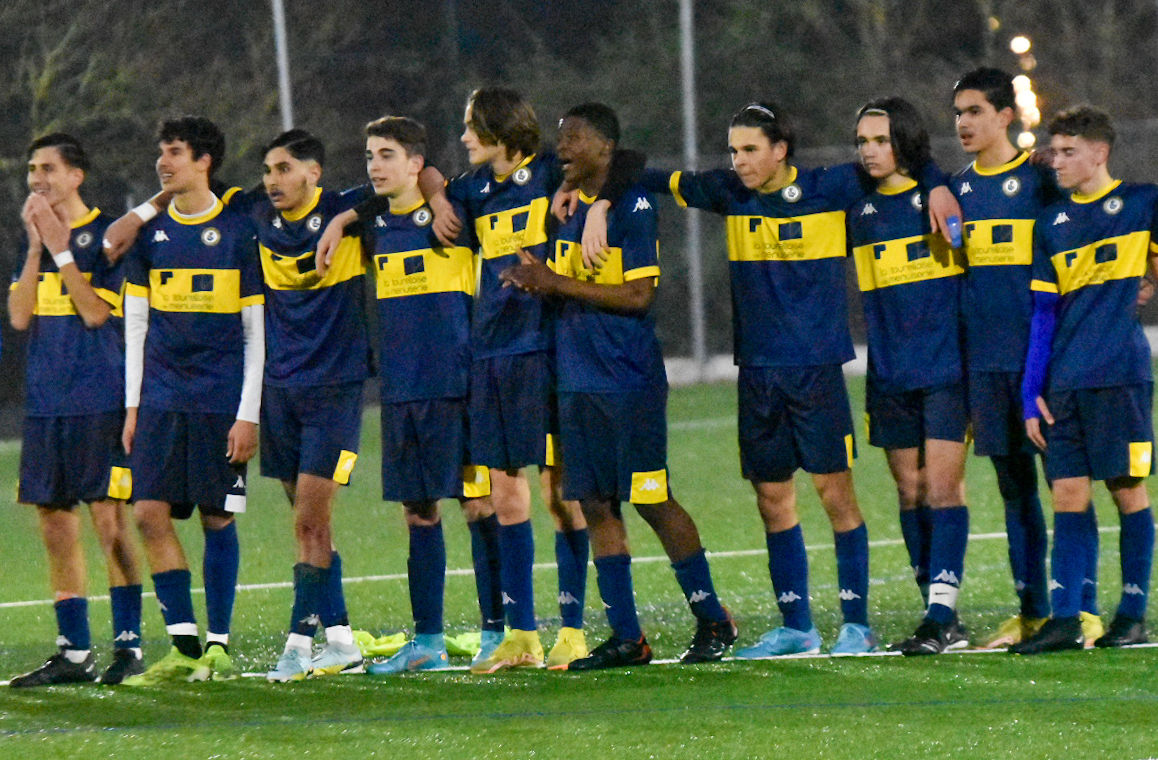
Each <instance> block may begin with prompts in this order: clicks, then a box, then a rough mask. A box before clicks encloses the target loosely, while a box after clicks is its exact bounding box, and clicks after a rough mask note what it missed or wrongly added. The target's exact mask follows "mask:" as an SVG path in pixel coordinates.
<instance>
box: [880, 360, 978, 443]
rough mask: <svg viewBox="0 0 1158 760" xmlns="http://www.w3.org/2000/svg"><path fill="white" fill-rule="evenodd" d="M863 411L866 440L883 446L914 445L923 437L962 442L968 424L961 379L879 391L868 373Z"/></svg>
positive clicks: (922, 441) (963, 387) (922, 440)
mask: <svg viewBox="0 0 1158 760" xmlns="http://www.w3.org/2000/svg"><path fill="white" fill-rule="evenodd" d="M865 413H866V414H867V416H868V434H869V443H871V444H872V445H873V446H880V447H881V448H883V449H915V448H918V447H920V446H921V444H923V443H924V442H925V441H926V440H937V441H957V442H958V443H964V442H965V431H966V429H967V428H968V427H969V413H968V410H967V408H966V405H965V386H964V385H963V384H962V383H952V384H950V385H939V386H936V387H934V388H919V389H917V390H914V391H902V392H900V393H882V392H881V391H880V390H879V389H877V388H876V387H874V384H873V381H872V378H871V377H870V378H869V379H868V382H867V384H866V387H865Z"/></svg>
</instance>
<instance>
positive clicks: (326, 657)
mask: <svg viewBox="0 0 1158 760" xmlns="http://www.w3.org/2000/svg"><path fill="white" fill-rule="evenodd" d="M364 664H365V660H363V659H362V650H361V649H360V648H359V646H358V645H357V644H339V643H336V642H333V641H329V642H326V645H325V646H324V647H322V651H320V652H318V653H317V654H316V655H314V659H313V660H312V661H311V662H310V669H311V670H312V671H313V673H312V675H314V676H333V675H338V674H339V673H340V674H343V675H346V674H350V673H365V672H366V668H365V667H364Z"/></svg>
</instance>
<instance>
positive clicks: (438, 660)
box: [366, 636, 450, 676]
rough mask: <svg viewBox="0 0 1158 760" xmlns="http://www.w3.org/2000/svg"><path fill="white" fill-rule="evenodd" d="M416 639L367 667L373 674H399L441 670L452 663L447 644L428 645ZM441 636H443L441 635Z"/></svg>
mask: <svg viewBox="0 0 1158 760" xmlns="http://www.w3.org/2000/svg"><path fill="white" fill-rule="evenodd" d="M419 638H421V637H417V636H416V637H415V639H414V641H411V642H409V643H408V644H407V645H406V646H404V647H402V648H401V649H399V650H398V653H397V654H395V655H394V656H393V657H391V658H390V659H389V660H387V661H386V662H376V663H374V664H373V665H370V666H369V667H367V668H366V672H367V673H369V674H370V675H372V676H388V675H397V674H399V673H417V672H418V671H421V670H441V669H442V668H445V667H447V666H448V665H449V664H450V658H449V657H447V654H446V645H445V644H443V645H441V646H426V645H425V644H421V643H419V641H418V639H419ZM439 638H441V636H440V637H439Z"/></svg>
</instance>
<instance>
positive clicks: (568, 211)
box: [551, 188, 579, 222]
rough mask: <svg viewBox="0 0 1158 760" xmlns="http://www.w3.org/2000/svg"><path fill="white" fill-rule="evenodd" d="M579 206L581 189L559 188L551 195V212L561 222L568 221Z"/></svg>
mask: <svg viewBox="0 0 1158 760" xmlns="http://www.w3.org/2000/svg"><path fill="white" fill-rule="evenodd" d="M578 208H579V191H578V190H564V189H563V188H559V189H558V190H556V191H555V195H553V196H552V197H551V214H552V216H554V217H555V218H556V219H558V220H559V221H560V222H566V221H567V220H568V219H570V218H571V217H573V216H574V215H575V211H576V210H578Z"/></svg>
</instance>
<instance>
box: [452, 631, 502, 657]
mask: <svg viewBox="0 0 1158 760" xmlns="http://www.w3.org/2000/svg"><path fill="white" fill-rule="evenodd" d="M445 639H446V653H447V654H448V655H450V656H451V657H474V656H475V655H476V654H478V652H479V650H480V649H482V633H480V632H479V631H467V632H466V633H460V634H458V635H457V636H446V637H445ZM496 646H497V645H496Z"/></svg>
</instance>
